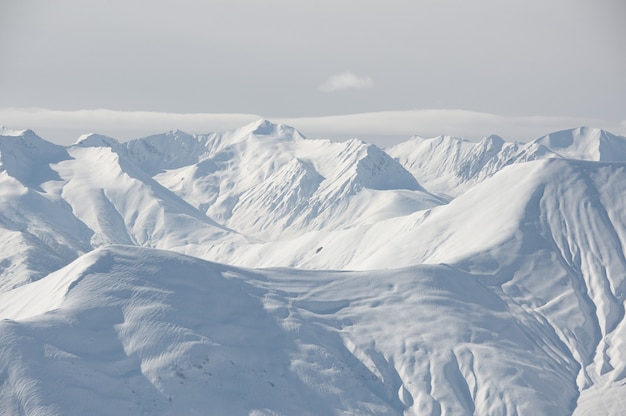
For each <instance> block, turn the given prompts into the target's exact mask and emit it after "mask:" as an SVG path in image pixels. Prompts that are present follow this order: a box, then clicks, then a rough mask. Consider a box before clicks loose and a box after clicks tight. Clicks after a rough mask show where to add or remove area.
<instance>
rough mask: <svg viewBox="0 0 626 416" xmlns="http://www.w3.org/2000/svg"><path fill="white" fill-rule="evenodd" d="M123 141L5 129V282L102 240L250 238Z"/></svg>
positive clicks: (0, 151)
mask: <svg viewBox="0 0 626 416" xmlns="http://www.w3.org/2000/svg"><path fill="white" fill-rule="evenodd" d="M119 148H121V149H122V151H121V152H118V151H117V150H119ZM124 149H125V148H123V146H120V145H119V143H117V141H116V140H115V139H111V138H106V137H103V136H97V135H90V136H86V137H84V138H83V139H82V140H81V141H80V142H79V143H77V144H76V145H74V146H71V147H69V148H64V147H61V146H57V145H53V144H52V143H49V142H46V141H45V140H43V139H41V138H40V137H38V136H36V135H35V134H34V133H33V132H31V131H29V130H27V131H24V132H16V133H15V134H13V135H11V136H0V248H1V249H2V253H3V258H2V261H0V276H1V278H0V290H5V289H6V288H11V287H15V286H17V285H20V284H23V283H25V282H28V281H30V280H33V279H37V278H39V277H41V276H43V275H46V274H48V273H49V272H50V271H51V270H54V269H57V268H59V267H62V266H63V265H65V264H67V263H69V262H70V261H72V260H74V259H75V258H76V257H78V256H79V255H81V254H83V253H85V252H88V251H90V250H92V249H93V248H95V247H99V246H101V245H106V244H137V245H141V246H147V247H163V248H168V249H176V248H177V247H181V246H187V245H188V244H194V245H204V246H207V247H208V246H210V245H211V244H213V243H216V242H218V241H244V240H245V238H244V237H242V236H240V235H238V234H237V233H235V232H233V231H231V230H229V229H227V228H226V227H224V226H222V225H220V224H217V223H216V222H215V221H213V220H211V219H210V218H208V217H206V215H204V214H203V213H201V212H199V211H198V210H196V209H195V208H194V207H192V206H190V205H189V204H188V203H186V202H185V201H183V200H181V199H180V198H178V197H177V196H176V195H174V194H173V193H172V192H170V191H169V190H167V189H166V188H164V187H163V186H161V185H160V184H158V183H157V182H156V181H154V180H153V179H152V178H151V177H150V176H149V175H148V174H146V173H145V172H144V171H143V170H141V169H139V168H138V167H136V166H135V165H134V164H133V163H132V161H130V160H129V159H128V157H126V156H125V155H124Z"/></svg>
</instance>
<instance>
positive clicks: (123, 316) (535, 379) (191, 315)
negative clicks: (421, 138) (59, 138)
mask: <svg viewBox="0 0 626 416" xmlns="http://www.w3.org/2000/svg"><path fill="white" fill-rule="evenodd" d="M24 305H30V306H29V307H28V308H25V307H24ZM0 317H2V318H3V319H4V320H3V321H0V338H1V339H2V341H1V342H0V345H2V348H1V349H0V368H1V371H0V374H3V375H4V376H3V377H2V378H1V379H0V382H1V385H0V410H1V411H2V413H4V414H20V413H24V414H31V415H39V414H41V415H44V414H45V415H55V414H68V415H74V414H76V415H78V414H112V413H113V414H142V413H150V414H168V415H173V414H207V413H209V414H320V415H321V414H324V415H329V414H346V413H348V414H377V415H384V414H388V415H397V414H412V415H425V414H443V415H449V414H471V413H474V412H475V413H478V414H566V413H568V412H571V411H572V410H573V408H574V406H575V401H576V397H577V394H578V392H577V388H576V385H575V383H574V377H575V374H576V372H577V370H578V368H577V365H576V362H575V360H574V359H573V358H572V356H571V355H570V353H569V351H568V350H567V348H566V347H565V345H564V344H563V343H561V342H560V340H559V339H558V338H557V337H556V336H555V334H554V332H553V331H552V328H551V327H550V326H549V325H548V323H547V322H546V321H545V320H543V321H542V320H537V319H536V318H535V317H534V316H533V315H532V314H531V313H528V312H527V311H525V310H524V309H522V308H519V307H510V306H508V305H507V303H506V302H503V301H502V300H501V298H500V297H499V295H498V294H497V293H495V292H494V291H493V290H492V289H490V288H488V287H486V286H485V285H483V284H482V283H481V282H480V281H479V279H477V278H476V277H474V276H472V275H469V274H466V273H463V272H459V271H457V270H454V269H452V268H450V267H446V266H432V267H414V268H409V269H404V270H397V271H393V272H382V271H381V272H363V273H338V272H334V273H331V272H308V273H304V272H299V271H295V270H284V271H265V272H259V271H254V272H253V271H246V270H240V269H235V268H230V267H225V266H220V265H217V264H213V263H205V262H203V261H200V260H197V259H193V258H189V257H184V256H181V255H174V254H171V253H168V252H162V251H154V250H149V249H140V248H133V247H110V248H106V249H99V250H96V251H94V252H92V253H90V254H87V255H85V256H83V257H81V258H80V259H78V260H76V261H75V262H74V263H72V264H71V265H69V266H68V267H66V268H65V269H62V270H60V271H58V272H56V273H54V274H51V275H50V276H48V277H46V278H44V279H42V280H40V281H38V282H35V283H32V284H30V285H27V286H23V287H21V288H18V289H15V290H14V291H12V292H7V293H4V294H2V295H0Z"/></svg>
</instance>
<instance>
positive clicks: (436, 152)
mask: <svg viewBox="0 0 626 416" xmlns="http://www.w3.org/2000/svg"><path fill="white" fill-rule="evenodd" d="M387 152H388V153H389V155H391V156H392V157H394V158H396V159H397V160H398V161H399V162H400V163H401V164H402V165H403V166H404V167H405V168H406V169H407V170H409V171H410V172H411V173H412V174H413V175H414V176H415V177H416V178H417V179H418V180H419V181H420V183H422V184H423V185H424V186H425V187H426V188H427V189H428V190H431V191H433V192H438V193H442V194H446V195H451V196H458V195H460V194H462V193H463V192H465V191H467V190H468V189H470V188H471V187H472V186H474V185H475V184H477V183H479V182H481V181H483V180H485V179H486V178H488V177H490V176H492V175H493V174H495V173H496V172H498V171H499V170H501V169H502V168H504V167H505V166H508V165H511V164H514V163H523V162H527V161H532V160H537V159H546V158H567V159H576V160H591V161H602V162H603V161H621V162H624V161H626V138H624V137H621V136H615V135H613V134H611V133H609V132H606V131H604V130H600V129H593V128H589V127H580V128H577V129H571V130H563V131H559V132H555V133H551V134H549V135H547V136H544V137H540V138H538V139H536V140H534V141H532V142H530V143H527V144H523V143H507V142H504V141H503V140H502V139H501V138H500V137H498V136H489V137H486V138H484V139H483V140H481V141H480V142H471V141H469V140H465V139H461V138H456V137H450V136H439V137H436V138H433V139H422V138H419V137H415V138H412V139H410V140H408V141H406V142H404V143H400V144H398V145H396V146H394V147H391V148H390V149H387Z"/></svg>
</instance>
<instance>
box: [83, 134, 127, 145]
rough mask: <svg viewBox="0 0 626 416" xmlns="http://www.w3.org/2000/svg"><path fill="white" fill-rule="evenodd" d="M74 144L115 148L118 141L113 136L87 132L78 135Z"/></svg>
mask: <svg viewBox="0 0 626 416" xmlns="http://www.w3.org/2000/svg"><path fill="white" fill-rule="evenodd" d="M74 145H75V146H80V147H110V148H117V147H118V146H119V145H120V142H119V141H118V140H117V139H114V138H113V137H109V136H104V135H102V134H97V133H88V134H83V135H82V136H80V137H78V139H77V140H76V142H75V143H74Z"/></svg>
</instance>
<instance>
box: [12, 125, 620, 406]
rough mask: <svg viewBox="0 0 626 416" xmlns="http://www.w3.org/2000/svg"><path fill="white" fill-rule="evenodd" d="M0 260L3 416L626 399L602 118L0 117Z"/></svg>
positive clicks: (614, 218) (611, 157)
mask: <svg viewBox="0 0 626 416" xmlns="http://www.w3.org/2000/svg"><path fill="white" fill-rule="evenodd" d="M0 253H2V255H1V256H0V414H27V415H83V414H102V415H105V414H106V415H108V414H121V415H123V414H128V415H135V414H155V415H180V414H247V415H293V414H302V415H332V414H336V415H342V414H362V415H464V414H468V415H469V414H480V415H487V414H488V415H529V414H533V415H534V414H537V415H571V414H576V415H595V414H607V415H620V414H623V409H626V323H625V320H624V311H625V308H626V138H624V137H621V136H614V135H612V134H610V133H608V132H605V131H602V130H597V129H592V128H588V127H581V128H578V129H573V130H567V131H561V132H555V133H551V134H549V135H546V136H544V137H541V138H538V139H537V140H535V141H533V142H530V143H528V144H523V143H508V142H505V141H504V140H503V139H502V138H500V137H498V136H490V137H487V138H485V139H483V140H481V141H480V142H472V141H469V140H466V139H462V138H453V137H447V136H440V137H437V138H434V139H421V138H412V139H410V140H408V141H407V142H405V143H402V144H400V145H398V146H394V147H393V148H391V149H388V150H387V151H384V150H382V149H379V148H378V147H376V146H373V145H369V144H367V143H364V142H362V141H360V140H358V139H353V140H350V141H346V142H333V141H329V140H314V139H307V138H305V137H304V136H302V135H301V134H300V133H299V132H298V131H296V130H295V129H293V128H292V127H289V126H284V125H276V124H272V123H271V122H269V121H267V120H259V121H258V122H255V123H251V124H249V125H247V126H244V127H242V128H240V129H237V130H234V131H231V132H224V133H210V134H206V135H189V134H186V133H184V132H181V131H178V130H174V131H171V132H168V133H165V134H162V135H155V136H151V137H147V138H143V139H137V140H133V141H130V142H127V143H120V142H118V141H117V140H115V139H114V138H110V137H105V136H100V135H97V134H89V135H85V136H82V137H80V138H79V139H78V141H77V142H76V143H75V144H74V145H72V146H68V147H62V146H57V145H54V144H52V143H49V142H46V141H45V140H44V139H42V138H40V137H38V136H37V135H36V134H35V133H34V132H32V131H29V130H26V131H11V130H7V129H4V128H2V129H0ZM277 267H278V268H277ZM280 267H282V268H280Z"/></svg>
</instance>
